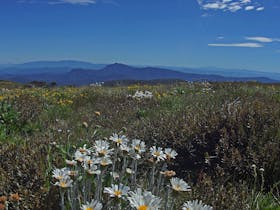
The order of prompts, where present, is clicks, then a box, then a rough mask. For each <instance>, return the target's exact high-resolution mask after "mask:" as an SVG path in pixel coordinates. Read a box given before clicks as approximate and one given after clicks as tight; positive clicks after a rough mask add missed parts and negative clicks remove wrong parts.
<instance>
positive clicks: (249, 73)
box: [160, 66, 280, 80]
mask: <svg viewBox="0 0 280 210" xmlns="http://www.w3.org/2000/svg"><path fill="white" fill-rule="evenodd" d="M160 67H162V68H168V69H174V70H177V71H182V72H186V73H195V74H215V75H221V76H224V77H267V78H270V79H273V80H280V73H276V72H261V71H254V70H247V69H227V68H216V67H203V68H186V67H175V66H167V67H164V66H160Z"/></svg>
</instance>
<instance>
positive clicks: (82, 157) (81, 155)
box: [74, 150, 88, 162]
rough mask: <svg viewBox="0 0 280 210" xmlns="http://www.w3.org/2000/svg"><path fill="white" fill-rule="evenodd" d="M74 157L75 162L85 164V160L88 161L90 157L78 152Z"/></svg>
mask: <svg viewBox="0 0 280 210" xmlns="http://www.w3.org/2000/svg"><path fill="white" fill-rule="evenodd" d="M74 157H75V160H77V161H79V162H84V159H86V158H87V157H88V155H87V154H85V153H82V152H80V151H79V150H77V151H76V152H75V154H74Z"/></svg>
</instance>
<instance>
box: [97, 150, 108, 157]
mask: <svg viewBox="0 0 280 210" xmlns="http://www.w3.org/2000/svg"><path fill="white" fill-rule="evenodd" d="M99 154H100V155H104V156H105V155H106V154H107V151H106V150H104V149H103V150H101V151H100V152H99Z"/></svg>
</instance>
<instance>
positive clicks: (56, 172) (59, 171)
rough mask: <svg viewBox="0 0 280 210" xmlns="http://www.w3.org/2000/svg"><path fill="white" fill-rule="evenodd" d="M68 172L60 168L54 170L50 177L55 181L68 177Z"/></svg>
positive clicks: (66, 169)
mask: <svg viewBox="0 0 280 210" xmlns="http://www.w3.org/2000/svg"><path fill="white" fill-rule="evenodd" d="M68 171H69V169H68V168H61V169H58V168H56V169H54V170H53V172H52V173H53V175H52V177H54V178H55V179H57V180H60V179H63V178H64V177H65V176H68Z"/></svg>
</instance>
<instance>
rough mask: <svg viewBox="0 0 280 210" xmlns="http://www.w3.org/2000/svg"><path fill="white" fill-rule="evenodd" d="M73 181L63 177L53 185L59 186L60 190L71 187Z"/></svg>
mask: <svg viewBox="0 0 280 210" xmlns="http://www.w3.org/2000/svg"><path fill="white" fill-rule="evenodd" d="M72 182H73V180H72V179H71V178H70V177H69V176H68V175H67V176H64V177H63V178H62V179H59V181H58V182H56V183H55V184H54V185H56V186H59V187H61V188H68V187H72Z"/></svg>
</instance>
